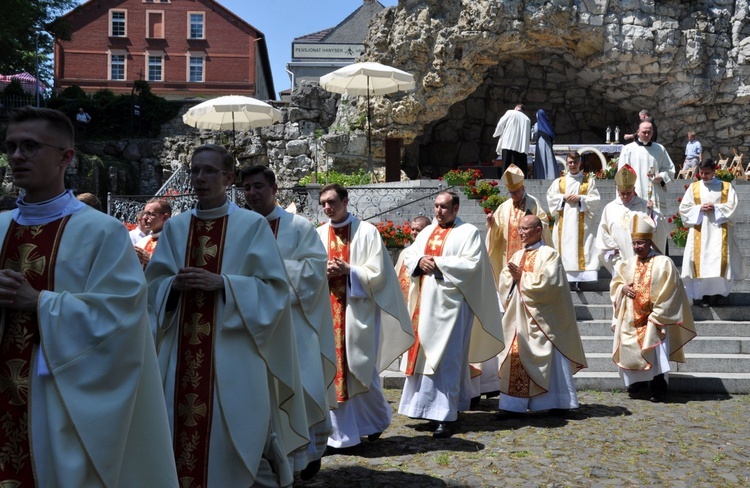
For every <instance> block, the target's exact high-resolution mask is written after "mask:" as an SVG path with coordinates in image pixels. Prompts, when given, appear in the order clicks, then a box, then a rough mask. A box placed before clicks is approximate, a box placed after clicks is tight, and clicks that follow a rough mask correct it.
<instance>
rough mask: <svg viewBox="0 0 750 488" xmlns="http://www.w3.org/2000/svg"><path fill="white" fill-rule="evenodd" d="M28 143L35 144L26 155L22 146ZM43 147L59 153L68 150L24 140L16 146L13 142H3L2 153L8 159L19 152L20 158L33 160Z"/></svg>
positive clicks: (26, 151) (32, 140)
mask: <svg viewBox="0 0 750 488" xmlns="http://www.w3.org/2000/svg"><path fill="white" fill-rule="evenodd" d="M29 143H31V144H35V147H34V148H33V149H31V151H33V152H32V153H28V149H27V150H24V149H23V145H24V144H29ZM9 146H12V147H9ZM43 146H46V147H51V148H53V149H59V150H60V151H67V150H68V148H66V147H60V146H55V145H53V144H47V143H46V142H39V141H35V140H34V139H24V140H23V141H21V142H20V143H18V144H17V143H15V142H13V141H5V142H3V143H2V152H4V153H5V154H6V155H7V156H8V157H10V156H12V155H13V154H15V153H16V151H21V156H23V157H25V158H33V157H35V156H36V155H37V154H39V150H40V149H41V148H42V147H43Z"/></svg>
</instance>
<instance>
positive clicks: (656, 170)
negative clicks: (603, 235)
mask: <svg viewBox="0 0 750 488" xmlns="http://www.w3.org/2000/svg"><path fill="white" fill-rule="evenodd" d="M653 136H654V125H653V123H652V122H649V121H641V123H640V125H638V132H637V133H636V139H635V143H634V144H627V145H626V146H625V147H623V149H622V153H620V160H619V162H618V164H617V169H620V168H622V167H623V166H625V165H626V164H628V165H630V167H631V168H633V169H634V170H635V174H636V175H637V176H638V181H637V184H636V186H635V193H636V194H637V195H638V196H639V197H641V198H643V199H644V200H646V201H649V200H651V201H653V202H654V207H655V208H658V209H659V211H661V213H662V214H666V212H667V184H668V183H669V182H670V181H672V180H673V179H674V172H675V169H674V163H673V162H672V159H671V158H670V157H669V153H667V150H666V149H665V148H664V146H662V145H661V144H659V143H657V142H654V141H653V140H652V139H653Z"/></svg>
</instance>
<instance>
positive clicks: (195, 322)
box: [183, 313, 211, 346]
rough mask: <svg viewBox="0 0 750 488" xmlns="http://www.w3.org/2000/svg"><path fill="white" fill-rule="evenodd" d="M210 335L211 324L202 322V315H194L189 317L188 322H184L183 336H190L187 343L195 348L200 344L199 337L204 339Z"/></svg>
mask: <svg viewBox="0 0 750 488" xmlns="http://www.w3.org/2000/svg"><path fill="white" fill-rule="evenodd" d="M210 333H211V324H210V323H208V322H206V321H203V314H200V313H194V314H192V315H191V316H190V322H185V330H184V332H183V335H186V336H190V338H189V339H188V343H189V344H191V345H193V346H196V345H198V344H200V342H201V336H203V337H205V336H207V335H208V334H210Z"/></svg>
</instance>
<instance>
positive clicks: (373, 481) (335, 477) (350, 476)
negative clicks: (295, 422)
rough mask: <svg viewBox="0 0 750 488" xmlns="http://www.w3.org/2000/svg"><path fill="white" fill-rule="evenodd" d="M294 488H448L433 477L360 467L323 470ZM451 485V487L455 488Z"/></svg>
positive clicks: (296, 483)
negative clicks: (398, 487)
mask: <svg viewBox="0 0 750 488" xmlns="http://www.w3.org/2000/svg"><path fill="white" fill-rule="evenodd" d="M294 486H295V487H299V486H305V487H310V488H312V487H325V488H336V487H353V486H356V487H361V488H368V487H373V488H376V487H377V488H380V487H396V486H410V487H417V486H418V487H419V488H431V487H436V488H442V487H446V486H448V485H447V484H446V483H445V482H444V481H443V480H441V479H439V478H435V477H433V476H428V475H422V474H410V473H404V472H402V471H398V470H397V469H395V470H393V471H380V470H373V469H368V468H365V467H362V466H351V467H338V468H329V469H326V468H325V466H324V467H323V469H322V470H321V471H320V472H319V473H318V475H317V476H315V477H314V478H313V479H311V480H309V481H301V480H296V481H295V482H294ZM455 486H456V485H455V484H451V487H455Z"/></svg>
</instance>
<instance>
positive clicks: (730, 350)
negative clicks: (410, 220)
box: [383, 180, 750, 393]
mask: <svg viewBox="0 0 750 488" xmlns="http://www.w3.org/2000/svg"><path fill="white" fill-rule="evenodd" d="M549 183H550V182H544V181H537V180H528V181H527V182H526V189H527V191H528V192H529V193H530V194H532V195H534V196H536V197H537V198H539V199H540V200H542V201H546V198H545V196H546V191H547V188H548V187H549ZM686 183H687V182H685V180H677V181H676V182H674V183H673V184H671V188H670V200H669V202H668V215H670V216H671V215H673V214H674V213H675V212H676V211H677V206H678V202H677V198H678V197H681V196H682V195H683V194H684V192H685V188H684V185H685V184H686ZM597 186H598V187H599V192H600V194H601V196H602V206H603V205H604V204H606V203H607V202H609V201H611V200H612V199H614V195H615V189H614V182H613V181H612V180H603V181H602V180H597ZM735 190H736V191H737V193H738V197H739V199H740V201H741V202H742V204H741V205H742V207H741V211H740V218H739V219H738V224H737V227H736V231H735V235H736V240H737V243H738V245H739V247H740V249H741V250H742V252H743V255H744V256H745V260H746V262H747V261H748V256H747V254H750V251H746V250H750V183H749V182H744V181H738V182H735ZM459 215H460V217H461V218H462V219H464V220H465V221H467V222H470V223H472V224H474V225H476V226H477V227H478V228H480V229H484V212H483V210H482V208H481V207H479V205H478V204H477V203H476V202H475V201H472V200H468V199H465V198H462V199H461V210H460V213H459ZM682 251H683V249H681V248H676V247H675V246H674V245H672V243H671V242H670V246H669V247H668V255H669V256H670V257H671V258H672V259H673V260H674V261H675V264H676V265H677V267H678V268H681V267H682ZM610 279H611V276H610V274H609V273H608V272H607V271H606V270H605V269H604V268H602V269H601V270H600V271H599V280H598V281H596V282H593V283H583V284H581V289H582V291H580V292H572V293H573V303H574V305H575V310H576V318H577V320H578V325H579V330H580V333H581V338H582V341H583V345H584V350H585V352H586V357H587V360H588V366H589V367H588V368H587V369H584V370H583V371H581V372H579V373H578V374H576V375H575V381H576V386H577V388H578V389H587V390H603V391H609V390H622V389H624V386H623V382H622V380H621V379H620V377H619V374H618V373H617V367H616V366H615V364H614V363H613V362H612V331H611V318H612V305H611V302H610V298H609V282H610ZM692 312H693V318H694V320H695V323H696V330H697V332H698V337H696V338H695V339H693V340H692V341H691V342H690V343H688V344H687V346H686V347H685V356H686V362H685V363H683V364H678V363H672V372H671V373H670V389H672V390H673V391H683V392H701V393H750V280H747V279H746V280H743V281H741V282H737V283H735V285H734V288H733V291H732V293H731V294H730V295H729V296H728V297H727V298H726V299H724V300H723V301H722V303H721V305H720V306H716V307H708V308H701V307H692ZM397 369H398V368H397V367H395V365H392V366H391V368H389V370H387V371H385V372H384V373H383V380H384V385H385V386H386V387H394V388H397V387H400V386H401V385H402V384H403V377H402V375H401V373H399V372H398V371H397Z"/></svg>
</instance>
